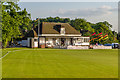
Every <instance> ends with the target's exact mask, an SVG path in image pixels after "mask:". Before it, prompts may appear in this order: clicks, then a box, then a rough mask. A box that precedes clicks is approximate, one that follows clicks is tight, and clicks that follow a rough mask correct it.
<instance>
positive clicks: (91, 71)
mask: <svg viewBox="0 0 120 80" xmlns="http://www.w3.org/2000/svg"><path fill="white" fill-rule="evenodd" d="M24 49H25V48H13V49H11V48H9V49H4V50H3V55H5V54H6V53H7V52H8V51H12V52H10V53H9V54H8V55H7V56H5V57H4V58H3V59H2V61H3V62H2V70H3V71H2V77H3V78H117V77H118V50H63V49H27V48H26V50H24ZM15 50H16V51H15ZM17 50H18V51H17Z"/></svg>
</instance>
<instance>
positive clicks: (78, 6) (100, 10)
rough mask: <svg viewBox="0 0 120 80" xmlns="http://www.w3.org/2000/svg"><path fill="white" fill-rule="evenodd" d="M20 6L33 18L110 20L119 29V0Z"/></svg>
mask: <svg viewBox="0 0 120 80" xmlns="http://www.w3.org/2000/svg"><path fill="white" fill-rule="evenodd" d="M19 6H20V7H21V8H22V9H23V8H26V9H27V11H28V12H29V13H31V16H32V19H36V18H38V17H39V18H45V17H50V16H51V17H56V16H59V17H62V18H70V19H75V18H84V19H86V20H87V21H89V22H92V23H97V22H100V21H108V22H109V23H110V24H112V25H113V30H116V31H117V30H118V3H117V2H19Z"/></svg>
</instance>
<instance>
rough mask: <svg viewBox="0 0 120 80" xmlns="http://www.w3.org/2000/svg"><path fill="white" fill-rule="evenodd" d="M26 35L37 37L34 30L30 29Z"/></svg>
mask: <svg viewBox="0 0 120 80" xmlns="http://www.w3.org/2000/svg"><path fill="white" fill-rule="evenodd" d="M27 37H38V35H37V33H36V31H35V30H34V29H32V30H31V31H30V32H29V33H28V34H27Z"/></svg>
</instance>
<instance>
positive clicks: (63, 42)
mask: <svg viewBox="0 0 120 80" xmlns="http://www.w3.org/2000/svg"><path fill="white" fill-rule="evenodd" d="M65 41H66V39H65V38H61V46H65Z"/></svg>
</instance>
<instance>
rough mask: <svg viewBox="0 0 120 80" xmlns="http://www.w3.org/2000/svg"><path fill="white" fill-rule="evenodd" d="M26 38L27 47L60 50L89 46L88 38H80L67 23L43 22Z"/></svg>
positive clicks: (79, 34)
mask: <svg viewBox="0 0 120 80" xmlns="http://www.w3.org/2000/svg"><path fill="white" fill-rule="evenodd" d="M29 34H31V35H29ZM29 34H28V35H29V36H28V37H27V41H28V43H27V47H32V48H37V47H39V48H62V47H64V48H65V47H67V46H89V45H90V43H89V40H90V38H89V37H82V36H81V33H80V32H78V31H77V30H75V29H74V28H73V27H72V26H71V25H69V24H68V23H53V22H52V23H50V22H43V23H42V24H41V25H40V27H37V28H36V29H34V30H32V31H31V32H30V33H29Z"/></svg>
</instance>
